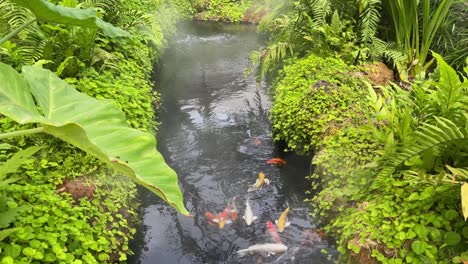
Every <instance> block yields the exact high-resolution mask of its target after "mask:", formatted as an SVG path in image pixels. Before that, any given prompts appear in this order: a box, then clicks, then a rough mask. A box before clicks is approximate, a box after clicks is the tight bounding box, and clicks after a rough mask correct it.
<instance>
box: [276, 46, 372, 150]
mask: <svg viewBox="0 0 468 264" xmlns="http://www.w3.org/2000/svg"><path fill="white" fill-rule="evenodd" d="M353 75H359V72H358V70H357V69H356V68H353V67H350V66H347V65H346V64H345V63H344V62H343V61H341V60H339V59H333V58H321V57H318V56H315V55H309V56H308V57H306V58H304V59H300V60H295V61H294V63H291V64H289V65H287V66H285V68H284V71H283V72H282V73H281V74H280V77H279V79H280V81H279V82H278V84H277V85H276V87H275V90H274V105H273V109H272V111H271V114H272V119H273V129H274V133H275V139H276V140H284V141H286V143H287V145H288V148H289V149H291V150H295V151H297V152H307V151H310V150H313V149H319V148H320V146H321V145H322V144H323V143H322V141H323V139H324V138H325V137H326V136H328V135H332V134H334V133H335V132H336V131H337V130H339V129H340V128H341V127H343V126H345V125H347V126H353V125H354V124H356V123H358V122H359V120H360V119H361V118H362V116H363V112H364V111H365V102H364V103H362V99H361V98H363V96H364V95H365V91H364V90H363V89H362V87H363V85H362V82H361V81H360V80H359V79H358V78H353V77H352V76H353Z"/></svg>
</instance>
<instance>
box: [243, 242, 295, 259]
mask: <svg viewBox="0 0 468 264" xmlns="http://www.w3.org/2000/svg"><path fill="white" fill-rule="evenodd" d="M286 250H288V247H287V246H285V245H283V244H273V243H271V244H257V245H253V246H250V247H248V248H246V249H241V250H239V251H237V252H236V254H237V255H238V256H239V257H243V256H245V255H247V254H261V255H266V256H269V255H272V254H273V255H274V254H281V253H284V252H286Z"/></svg>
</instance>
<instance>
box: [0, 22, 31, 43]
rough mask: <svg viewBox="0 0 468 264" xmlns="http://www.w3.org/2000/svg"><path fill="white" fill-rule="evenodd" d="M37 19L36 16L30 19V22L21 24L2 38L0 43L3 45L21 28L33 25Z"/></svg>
mask: <svg viewBox="0 0 468 264" xmlns="http://www.w3.org/2000/svg"><path fill="white" fill-rule="evenodd" d="M36 20H37V19H36V18H33V19H31V20H29V21H28V22H26V23H24V24H23V25H21V26H20V27H18V28H17V29H15V30H13V31H12V32H10V33H9V34H8V35H6V36H5V37H3V38H2V39H0V45H2V44H3V43H5V42H6V41H7V40H9V39H11V38H12V37H14V36H15V35H16V34H18V32H20V31H21V30H23V29H24V28H26V27H27V26H29V25H31V24H32V23H34V21H36Z"/></svg>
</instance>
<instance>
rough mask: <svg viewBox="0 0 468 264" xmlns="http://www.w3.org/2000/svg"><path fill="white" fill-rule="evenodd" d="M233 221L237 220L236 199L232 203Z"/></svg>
mask: <svg viewBox="0 0 468 264" xmlns="http://www.w3.org/2000/svg"><path fill="white" fill-rule="evenodd" d="M231 207H232V209H231V220H232V221H235V220H236V219H237V207H236V197H235V196H234V198H232V201H231Z"/></svg>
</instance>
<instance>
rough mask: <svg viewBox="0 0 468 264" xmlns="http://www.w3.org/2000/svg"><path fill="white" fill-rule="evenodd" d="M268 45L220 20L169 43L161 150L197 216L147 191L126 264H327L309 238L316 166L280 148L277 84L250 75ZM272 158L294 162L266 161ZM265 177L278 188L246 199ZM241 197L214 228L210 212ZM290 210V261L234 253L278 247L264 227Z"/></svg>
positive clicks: (285, 236)
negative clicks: (231, 214) (248, 214)
mask: <svg viewBox="0 0 468 264" xmlns="http://www.w3.org/2000/svg"><path fill="white" fill-rule="evenodd" d="M261 44H262V40H261V39H259V35H258V34H257V33H256V32H255V28H253V27H249V26H244V25H219V24H187V25H183V26H181V27H180V29H179V35H178V36H176V37H175V38H174V39H173V40H172V41H171V43H170V48H169V49H168V51H167V52H166V53H165V55H164V57H163V58H162V60H161V62H160V65H159V68H160V71H159V72H158V73H157V78H156V86H157V87H156V89H157V90H159V91H160V92H161V94H162V98H161V99H162V108H161V109H162V110H161V113H160V121H161V125H160V127H159V132H158V148H159V150H160V151H161V153H162V154H163V155H164V157H165V159H166V161H167V162H168V163H169V164H170V165H171V166H172V167H173V168H174V169H175V171H176V172H177V173H178V175H179V182H180V186H181V188H182V190H183V193H184V199H185V202H186V207H187V209H188V210H189V211H190V212H191V213H192V215H193V217H192V218H190V217H184V216H182V215H180V214H178V213H177V212H176V211H175V210H174V209H172V208H171V207H170V206H168V205H166V204H165V203H164V202H162V201H161V199H159V198H158V197H156V196H155V195H153V194H152V193H149V192H148V191H146V190H143V189H142V190H141V192H140V193H141V200H142V208H143V209H142V210H143V211H142V217H143V223H142V224H143V228H142V229H141V230H140V232H139V233H137V238H136V240H135V241H134V242H133V250H134V252H135V256H133V257H132V258H131V259H130V260H129V262H128V263H328V262H327V260H326V256H325V255H323V254H321V253H320V250H321V249H322V248H325V247H327V246H326V242H325V241H319V242H316V243H315V242H314V240H313V238H312V239H311V234H312V237H313V234H314V233H313V228H314V226H313V225H312V222H313V221H312V219H310V216H309V212H310V206H309V205H307V204H305V203H304V202H303V200H304V199H305V198H306V196H305V195H304V192H305V191H306V190H307V189H308V188H309V186H310V184H309V183H307V182H306V181H305V180H304V176H306V175H309V174H310V168H309V162H310V160H309V159H308V158H298V157H296V156H294V155H293V154H290V153H280V152H278V150H277V149H275V146H274V144H273V140H272V135H271V127H270V126H271V125H270V122H269V120H268V116H267V113H268V109H269V108H270V106H271V101H270V98H269V95H268V91H269V88H268V87H258V86H257V85H256V82H255V79H254V77H252V76H250V77H245V76H244V70H245V69H246V67H248V66H249V61H248V59H247V58H248V54H249V53H250V51H252V50H254V49H258V48H259V47H260V46H261ZM273 157H282V158H284V159H285V160H286V161H287V165H286V166H285V167H283V168H278V167H274V166H271V165H267V164H266V161H267V160H268V159H270V158H273ZM259 172H264V173H265V175H266V177H267V178H268V179H270V180H271V184H270V185H269V186H267V187H266V188H262V189H261V190H259V191H258V192H251V193H247V188H248V187H249V186H250V185H252V184H253V183H255V180H256V179H257V177H258V173H259ZM234 196H236V197H237V200H236V201H237V203H236V205H237V208H238V211H239V212H238V214H239V218H238V220H237V221H235V222H234V223H232V224H228V225H226V226H225V227H224V228H223V229H219V228H218V227H217V226H215V225H210V224H209V223H208V221H207V220H206V218H205V215H204V214H205V212H206V211H210V212H212V213H220V212H221V211H222V210H223V209H224V208H225V207H226V206H227V204H228V202H229V200H230V199H231V198H232V197H234ZM248 197H250V205H251V207H252V210H253V212H254V215H256V216H258V219H257V220H256V221H254V223H253V224H252V225H251V226H247V225H246V224H245V222H244V221H243V219H242V215H244V210H245V202H246V199H247V198H248ZM288 206H289V207H290V212H289V221H290V222H291V225H290V226H289V227H287V228H286V229H285V231H284V232H283V233H280V237H281V240H282V242H283V243H284V244H285V245H287V246H288V248H289V250H288V252H287V253H286V254H285V255H284V256H281V258H280V256H279V255H276V256H269V257H262V256H255V255H254V256H246V257H243V258H239V257H238V256H236V255H235V254H234V253H235V252H236V251H238V250H240V249H244V248H247V247H249V246H251V245H254V244H263V243H274V242H273V240H272V238H271V235H270V234H269V233H268V231H267V229H266V224H265V223H266V221H267V220H270V221H272V222H274V221H275V220H276V219H278V217H279V216H280V214H281V212H283V210H284V209H286V207H288Z"/></svg>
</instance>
